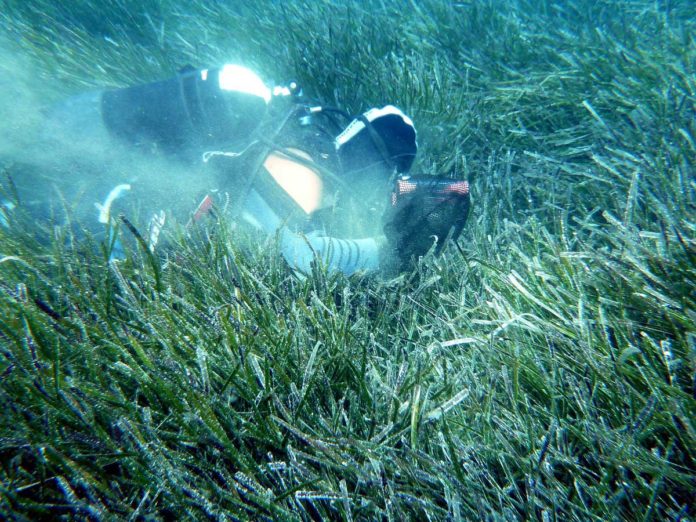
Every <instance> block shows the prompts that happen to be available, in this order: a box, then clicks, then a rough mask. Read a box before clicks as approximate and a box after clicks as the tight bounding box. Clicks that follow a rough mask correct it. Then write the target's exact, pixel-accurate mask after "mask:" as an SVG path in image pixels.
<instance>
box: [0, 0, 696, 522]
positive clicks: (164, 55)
mask: <svg viewBox="0 0 696 522" xmlns="http://www.w3.org/2000/svg"><path fill="white" fill-rule="evenodd" d="M0 22H1V24H2V28H3V29H2V32H3V34H2V45H1V46H0V49H1V51H2V52H1V53H0V71H2V74H1V75H0V76H2V78H1V79H0V85H2V91H3V95H2V96H3V98H4V99H3V101H2V102H1V103H0V120H2V121H1V122H0V138H1V139H2V143H0V167H1V168H2V179H1V181H0V184H1V187H2V194H3V199H4V200H5V201H6V202H12V203H14V208H11V209H10V207H9V206H7V205H5V206H4V207H3V216H4V219H5V220H6V221H7V222H8V225H9V226H0V278H1V279H0V281H1V282H0V405H1V408H0V518H7V519H12V520H283V521H284V520H349V521H350V520H353V521H359V520H366V521H372V520H384V521H399V520H451V521H456V520H543V521H565V520H569V521H591V520H601V521H610V520H640V521H649V520H696V507H695V502H694V498H695V492H696V424H695V421H694V419H696V311H695V310H694V304H695V302H696V285H695V284H694V280H695V277H696V264H695V261H696V214H695V212H694V211H695V209H696V207H695V204H696V183H695V181H694V179H695V178H694V167H695V165H696V42H695V30H696V7H695V5H694V3H693V2H690V1H686V0H684V1H679V0H674V1H668V0H658V1H647V0H616V1H608V0H599V1H585V0H578V1H568V2H565V1H551V0H539V1H535V0H500V1H490V0H489V1H462V2H450V1H444V0H422V1H415V0H414V1H411V2H407V1H396V0H391V1H389V0H383V1H367V0H365V1H356V0H348V1H346V2H338V1H330V0H317V1H311V2H309V1H297V2H278V1H270V0H264V1H258V2H248V3H247V2H234V1H227V2H226V1H223V0H219V1H214V0H192V1H190V2H185V1H183V0H158V1H156V0H143V1H136V0H113V1H106V0H73V1H71V2H54V1H51V0H33V1H24V0H0ZM225 62H233V63H235V62H236V63H242V64H244V65H246V66H248V67H250V68H252V69H254V70H256V71H258V72H259V74H261V76H262V77H263V78H264V79H275V80H277V81H285V80H287V79H291V78H292V79H296V80H298V81H299V83H300V84H301V85H302V86H303V88H304V90H305V92H306V94H307V95H310V96H312V97H314V98H316V99H317V100H319V101H321V102H323V103H327V104H332V105H336V106H341V107H345V108H346V109H347V110H349V111H351V112H353V113H357V112H360V111H361V110H365V109H367V108H369V107H371V106H382V105H384V104H386V103H393V104H395V105H397V106H399V107H400V108H402V109H403V110H404V111H405V112H406V113H408V114H409V115H410V116H411V117H412V118H413V120H414V122H415V124H416V127H417V129H418V142H419V147H420V149H419V155H418V159H417V161H416V164H415V166H414V171H417V172H419V173H425V174H448V175H451V176H453V177H455V178H459V179H467V180H469V182H470V184H471V192H472V205H473V206H472V212H471V215H470V217H469V221H468V223H467V225H466V227H465V230H464V233H463V234H462V236H461V237H460V238H459V240H458V244H457V245H454V244H452V245H450V246H449V247H448V248H447V249H446V250H445V252H444V254H443V255H442V256H440V257H434V255H433V254H432V252H431V253H429V254H428V255H427V256H425V257H423V258H421V259H420V260H419V261H418V262H417V264H416V265H415V266H414V267H413V269H412V270H410V271H408V272H405V273H402V274H400V275H398V276H395V275H393V274H391V275H388V274H379V275H358V276H352V277H350V278H347V277H345V276H343V275H340V274H333V273H327V272H326V271H325V270H324V269H322V268H321V267H318V266H317V267H315V270H314V271H313V273H312V274H311V275H310V276H309V277H306V278H304V279H303V278H299V277H297V276H296V275H295V274H294V273H293V272H292V271H291V270H290V269H289V268H288V267H287V265H285V264H284V262H283V261H282V258H281V257H280V256H279V255H278V252H277V246H276V245H275V243H274V241H273V240H272V239H269V240H267V241H264V242H261V243H258V242H255V241H253V240H254V239H255V238H253V237H248V234H247V233H246V232H245V231H244V230H243V229H238V228H236V227H235V226H234V224H233V223H225V222H224V220H225V218H224V216H219V220H220V221H221V222H219V223H208V224H206V225H202V226H200V227H197V228H195V229H189V230H185V229H184V228H182V227H179V228H176V229H175V230H172V231H169V232H167V238H166V241H164V242H163V243H164V244H163V245H162V246H161V247H158V248H157V249H156V250H155V251H154V253H153V252H151V251H150V249H149V248H148V246H147V245H146V244H145V240H144V239H142V237H141V236H139V233H138V230H137V229H138V226H139V225H138V223H137V222H136V221H135V220H134V218H132V217H131V216H126V217H128V218H129V219H130V220H131V221H133V223H134V225H133V230H132V231H131V230H129V227H128V226H126V225H125V224H123V226H121V230H120V233H121V234H123V235H125V236H135V239H134V240H133V241H132V242H131V243H130V244H129V246H128V247H127V252H126V259H125V260H123V261H121V262H118V263H109V262H108V258H109V250H110V248H111V247H112V245H111V244H110V243H108V242H105V241H103V240H100V239H99V238H98V237H97V236H92V235H89V234H77V235H75V233H74V231H75V228H76V227H75V226H72V227H67V226H64V225H60V224H58V220H55V221H53V220H51V219H49V218H44V219H36V218H35V217H33V216H32V213H31V212H30V210H31V209H29V208H27V206H26V205H25V204H23V201H22V200H21V198H19V197H18V196H17V193H16V191H15V189H14V187H15V186H16V185H18V184H20V183H21V182H22V179H23V176H29V175H31V176H39V177H38V178H37V179H44V178H41V177H40V176H42V175H44V174H45V175H46V176H48V174H46V173H45V172H42V171H40V170H41V166H40V165H32V164H31V162H28V161H27V159H26V158H27V151H31V136H32V133H33V132H35V131H36V129H37V128H38V127H39V126H40V117H39V116H38V115H39V114H40V112H39V111H38V110H37V108H38V107H40V106H47V105H49V104H51V103H54V102H57V101H59V100H61V99H62V98H64V97H66V96H69V95H71V94H75V93H79V92H83V91H85V90H89V89H94V88H97V87H99V86H105V85H106V86H125V85H131V84H135V83H139V82H145V81H153V80H156V79H161V78H166V77H169V76H171V75H172V74H174V73H175V72H176V71H177V70H179V69H181V68H182V67H183V66H186V65H193V66H196V67H201V66H213V65H217V64H221V63H225ZM20 116H21V117H20ZM30 154H31V152H30ZM127 167H128V166H127V165H126V166H124V168H127ZM37 171H39V172H37ZM45 182H46V183H48V181H45ZM59 203H60V204H59V205H58V206H59V207H60V208H61V209H62V212H63V213H65V214H67V215H70V206H71V201H69V200H63V201H61V202H59ZM56 212H58V211H56ZM208 225H210V226H208ZM78 228H79V224H78ZM143 232H144V231H143Z"/></svg>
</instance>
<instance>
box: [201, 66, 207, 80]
mask: <svg viewBox="0 0 696 522" xmlns="http://www.w3.org/2000/svg"><path fill="white" fill-rule="evenodd" d="M207 79H208V69H203V70H202V71H201V80H203V81H206V80H207Z"/></svg>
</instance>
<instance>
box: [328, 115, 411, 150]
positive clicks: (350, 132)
mask: <svg viewBox="0 0 696 522" xmlns="http://www.w3.org/2000/svg"><path fill="white" fill-rule="evenodd" d="M390 114H393V115H396V116H401V119H402V120H403V121H404V123H405V124H406V125H409V126H411V127H413V121H412V120H411V118H409V117H408V116H406V115H405V114H404V113H403V112H401V109H398V108H397V107H394V106H393V105H385V106H384V107H382V108H381V109H370V110H369V111H367V112H366V113H365V114H363V116H365V118H367V121H369V122H373V121H375V120H376V119H377V118H381V117H382V116H389V115H390ZM364 128H365V124H364V123H363V122H362V121H360V120H353V121H352V122H351V123H350V125H348V127H346V128H345V129H344V130H343V132H342V133H341V134H339V135H338V136H337V137H336V140H335V142H334V144H335V146H336V149H337V150H338V149H339V148H341V146H342V145H345V144H346V143H348V142H349V141H350V140H351V139H353V138H354V137H355V136H356V134H358V133H359V132H360V131H361V130H363V129H364Z"/></svg>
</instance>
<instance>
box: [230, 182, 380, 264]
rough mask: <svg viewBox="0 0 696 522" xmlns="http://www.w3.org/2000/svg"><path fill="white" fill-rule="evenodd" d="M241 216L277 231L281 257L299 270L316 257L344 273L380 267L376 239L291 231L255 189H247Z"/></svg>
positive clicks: (270, 230)
mask: <svg viewBox="0 0 696 522" xmlns="http://www.w3.org/2000/svg"><path fill="white" fill-rule="evenodd" d="M242 217H243V218H244V219H245V220H246V221H248V222H250V223H251V224H253V225H254V226H256V227H258V228H261V229H263V230H264V231H265V232H266V233H267V234H268V235H272V234H275V233H276V232H278V234H279V238H280V251H281V253H282V255H283V257H284V258H285V260H286V261H287V262H288V264H289V265H290V266H291V267H292V268H294V269H295V270H298V271H300V272H304V273H307V272H310V271H311V263H312V261H313V260H314V259H315V258H317V259H319V260H320V261H321V262H322V263H324V264H325V265H326V266H327V268H328V269H329V270H330V271H333V270H338V271H340V272H343V273H344V274H346V275H350V274H353V273H355V272H358V271H375V270H377V269H378V268H379V261H380V256H379V250H380V242H379V240H378V239H376V238H364V239H337V238H335V237H329V236H324V235H321V234H318V233H316V232H315V233H311V234H307V235H304V234H300V233H296V232H293V231H291V230H290V229H289V228H288V227H287V226H285V225H284V224H283V222H282V221H281V219H280V218H279V217H278V216H277V215H276V214H275V212H273V209H271V207H270V206H269V205H268V204H267V203H266V202H265V201H264V199H263V198H262V197H261V196H260V195H259V193H258V192H256V191H255V190H251V191H250V192H249V195H248V197H247V199H246V202H245V205H244V211H243V213H242Z"/></svg>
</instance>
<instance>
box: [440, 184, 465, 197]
mask: <svg viewBox="0 0 696 522" xmlns="http://www.w3.org/2000/svg"><path fill="white" fill-rule="evenodd" d="M443 192H445V193H448V194H461V195H462V196H466V195H467V194H469V182H468V181H457V182H456V183H452V184H451V185H448V186H447V188H445V190H443Z"/></svg>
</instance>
